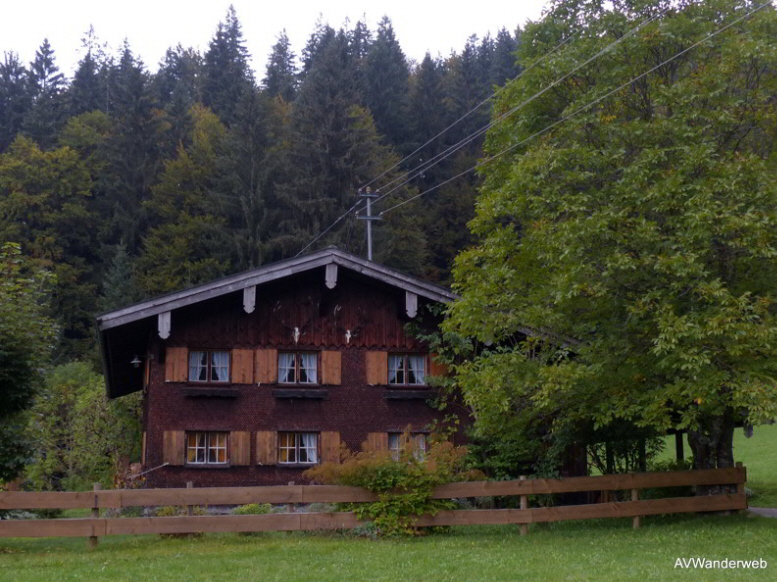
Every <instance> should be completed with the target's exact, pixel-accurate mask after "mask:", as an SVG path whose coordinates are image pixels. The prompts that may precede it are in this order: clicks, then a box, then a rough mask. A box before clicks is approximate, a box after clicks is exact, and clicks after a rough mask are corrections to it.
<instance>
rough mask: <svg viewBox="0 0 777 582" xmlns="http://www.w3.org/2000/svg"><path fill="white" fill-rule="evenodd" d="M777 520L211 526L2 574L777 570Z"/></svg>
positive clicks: (693, 575) (591, 574)
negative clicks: (391, 527)
mask: <svg viewBox="0 0 777 582" xmlns="http://www.w3.org/2000/svg"><path fill="white" fill-rule="evenodd" d="M688 557H706V558H710V559H724V558H728V559H753V558H763V559H765V560H767V562H768V563H769V566H768V568H767V570H766V571H761V570H725V571H721V570H690V571H688V570H682V569H675V567H674V566H675V561H676V560H677V558H688ZM775 571H777V520H772V519H767V518H760V517H753V516H747V515H732V516H677V517H655V518H647V519H646V520H645V523H644V526H643V527H642V529H640V530H636V531H635V530H632V529H631V520H628V519H616V520H599V521H588V522H568V523H561V524H554V525H552V526H549V527H539V526H532V529H531V532H530V534H529V535H528V536H527V537H521V536H520V535H519V533H518V528H517V527H509V526H499V527H480V526H476V527H469V528H457V529H454V530H451V531H450V532H448V533H445V534H435V535H430V536H427V537H423V538H418V539H404V540H387V539H381V540H370V539H365V538H356V537H351V536H347V535H345V534H283V533H274V534H264V535H258V536H240V535H236V534H211V535H205V536H203V537H201V538H195V539H164V540H162V539H160V538H158V537H156V536H139V537H115V538H101V540H100V545H99V547H98V548H97V549H96V550H89V549H87V543H86V540H84V539H62V538H59V539H43V540H29V539H27V540H22V539H13V540H0V580H2V581H6V580H8V581H13V582H26V581H29V582H46V581H49V580H50V581H56V582H65V581H68V580H89V581H92V580H110V581H112V582H113V581H117V582H120V581H127V582H139V581H143V582H145V581H152V580H165V581H181V582H196V581H203V582H204V581H211V580H213V581H215V580H228V581H235V582H238V581H239V582H245V581H260V580H261V581H262V582H272V581H279V582H297V581H311V582H327V581H337V582H347V581H351V580H353V581H363V580H369V581H371V582H380V581H398V580H412V581H414V582H423V581H427V580H429V581H431V580H434V581H447V580H450V581H455V582H466V581H470V580H471V581H477V582H481V581H491V580H494V581H500V580H510V581H515V580H542V581H548V582H552V581H562V580H592V581H593V580H596V581H604V582H607V581H610V580H612V581H624V580H626V581H628V580H639V581H640V582H644V581H649V580H655V581H661V582H664V581H668V582H671V581H673V580H682V581H687V580H693V581H697V580H698V581H707V580H709V581H717V580H726V581H727V582H728V581H738V580H773V579H775Z"/></svg>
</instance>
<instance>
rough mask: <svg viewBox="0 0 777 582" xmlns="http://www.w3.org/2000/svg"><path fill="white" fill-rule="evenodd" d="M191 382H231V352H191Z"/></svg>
mask: <svg viewBox="0 0 777 582" xmlns="http://www.w3.org/2000/svg"><path fill="white" fill-rule="evenodd" d="M189 382H229V352H195V351H190V352H189Z"/></svg>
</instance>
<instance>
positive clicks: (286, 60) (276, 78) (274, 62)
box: [262, 30, 298, 103]
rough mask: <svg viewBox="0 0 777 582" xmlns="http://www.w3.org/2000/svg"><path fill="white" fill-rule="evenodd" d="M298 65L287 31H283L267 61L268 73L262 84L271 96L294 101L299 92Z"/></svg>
mask: <svg viewBox="0 0 777 582" xmlns="http://www.w3.org/2000/svg"><path fill="white" fill-rule="evenodd" d="M297 77H298V73H297V65H296V64H295V62H294V52H293V51H292V50H291V42H290V41H289V37H288V36H286V31H285V30H284V31H283V32H281V34H280V36H279V37H278V42H276V43H275V45H274V46H273V47H272V53H270V59H269V61H268V63H267V73H266V75H265V77H264V81H263V82H262V85H263V86H264V89H265V91H266V92H267V95H268V96H269V97H280V98H281V99H283V100H284V101H285V102H287V103H290V102H292V101H294V97H295V96H296V94H297Z"/></svg>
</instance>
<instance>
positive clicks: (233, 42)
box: [202, 6, 253, 126]
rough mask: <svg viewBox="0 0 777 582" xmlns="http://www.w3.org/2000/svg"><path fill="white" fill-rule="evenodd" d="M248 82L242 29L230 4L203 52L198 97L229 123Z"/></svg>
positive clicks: (249, 84) (249, 80)
mask: <svg viewBox="0 0 777 582" xmlns="http://www.w3.org/2000/svg"><path fill="white" fill-rule="evenodd" d="M252 84H253V78H252V75H251V71H250V70H249V68H248V50H247V49H246V48H245V41H244V40H243V32H242V30H241V25H240V22H239V21H238V19H237V14H236V13H235V9H234V7H232V6H230V7H229V10H228V11H227V17H226V21H225V22H220V23H219V25H218V29H217V30H216V34H215V36H214V37H213V39H212V40H211V41H210V44H209V45H208V51H207V52H206V53H205V63H204V67H203V88H202V89H203V91H202V101H203V103H204V104H205V105H206V106H208V107H210V109H211V110H212V111H213V112H214V113H215V114H216V115H218V116H219V118H220V119H221V120H222V121H223V122H224V123H225V124H227V125H228V126H229V125H231V124H232V123H233V122H234V121H235V112H236V108H237V103H238V100H239V99H240V96H241V95H242V94H243V92H244V91H246V90H247V89H248V88H249V87H251V86H252Z"/></svg>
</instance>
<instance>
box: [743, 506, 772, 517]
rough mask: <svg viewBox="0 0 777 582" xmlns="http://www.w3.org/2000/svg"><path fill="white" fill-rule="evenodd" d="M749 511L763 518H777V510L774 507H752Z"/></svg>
mask: <svg viewBox="0 0 777 582" xmlns="http://www.w3.org/2000/svg"><path fill="white" fill-rule="evenodd" d="M748 511H749V512H750V513H754V514H756V515H761V516H763V517H777V508H774V507H750V508H748Z"/></svg>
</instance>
